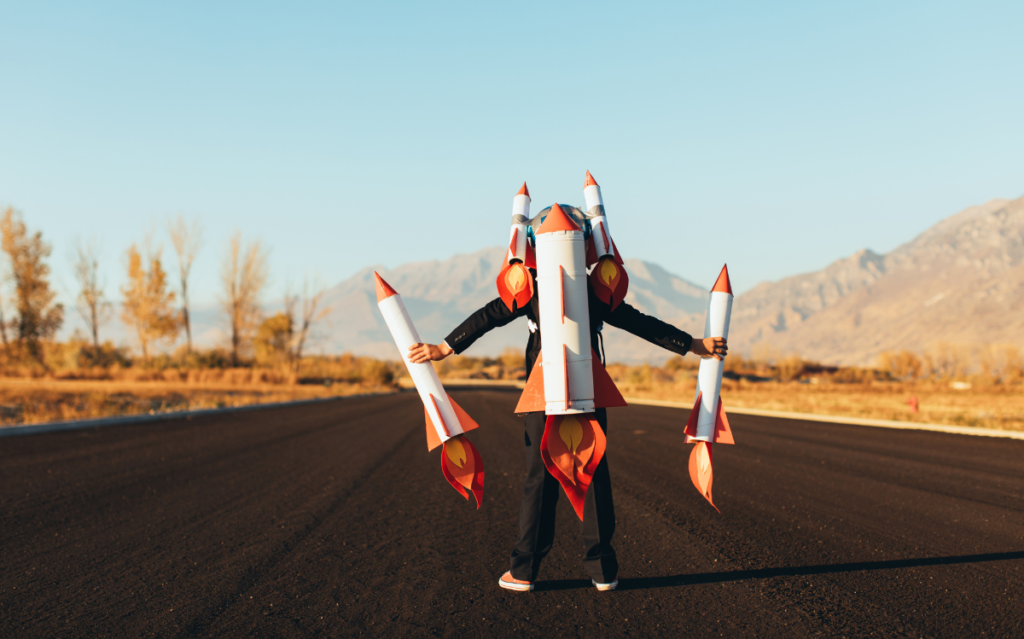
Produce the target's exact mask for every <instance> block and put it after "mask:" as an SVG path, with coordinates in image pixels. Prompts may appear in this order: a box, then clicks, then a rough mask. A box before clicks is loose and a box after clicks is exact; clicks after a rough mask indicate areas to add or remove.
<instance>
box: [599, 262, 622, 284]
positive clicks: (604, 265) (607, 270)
mask: <svg viewBox="0 0 1024 639" xmlns="http://www.w3.org/2000/svg"><path fill="white" fill-rule="evenodd" d="M600 268H601V279H602V280H604V283H605V286H611V285H612V281H613V280H615V276H616V275H618V274H619V267H617V266H616V265H615V260H610V259H608V260H601V266H600Z"/></svg>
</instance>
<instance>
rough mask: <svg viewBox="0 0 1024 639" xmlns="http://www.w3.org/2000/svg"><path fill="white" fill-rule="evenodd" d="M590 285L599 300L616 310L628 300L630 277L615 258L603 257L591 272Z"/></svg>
mask: <svg viewBox="0 0 1024 639" xmlns="http://www.w3.org/2000/svg"><path fill="white" fill-rule="evenodd" d="M590 284H591V287H592V288H593V289H594V294H595V295H597V298H598V299H599V300H601V301H602V302H604V303H605V304H608V305H609V306H611V307H612V310H615V308H616V307H618V305H619V304H621V303H622V300H624V299H625V298H626V291H627V290H629V277H628V276H627V275H626V269H624V268H622V264H621V263H619V262H618V260H616V259H615V258H614V257H613V256H611V255H606V256H604V257H602V258H601V259H600V260H599V261H598V263H597V266H595V267H594V270H593V271H591V272H590Z"/></svg>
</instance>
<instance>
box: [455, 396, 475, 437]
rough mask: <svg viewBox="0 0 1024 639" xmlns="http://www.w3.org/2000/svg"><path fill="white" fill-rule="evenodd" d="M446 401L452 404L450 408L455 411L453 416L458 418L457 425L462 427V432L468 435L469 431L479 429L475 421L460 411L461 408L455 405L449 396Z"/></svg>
mask: <svg viewBox="0 0 1024 639" xmlns="http://www.w3.org/2000/svg"><path fill="white" fill-rule="evenodd" d="M448 401H449V402H451V403H452V408H454V409H455V416H456V417H458V418H459V425H460V426H462V432H464V433H468V432H469V431H471V430H476V429H477V428H480V424H477V423H476V421H474V420H473V418H472V417H470V416H469V413H467V412H466V411H464V410H462V406H459V405H458V404H456V403H455V400H454V399H453V398H452V396H451V395H449V396H448Z"/></svg>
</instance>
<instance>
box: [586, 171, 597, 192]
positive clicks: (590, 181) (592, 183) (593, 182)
mask: <svg viewBox="0 0 1024 639" xmlns="http://www.w3.org/2000/svg"><path fill="white" fill-rule="evenodd" d="M588 186H597V180H595V179H594V176H593V175H591V174H590V171H587V179H586V181H584V182H583V188H587V187H588Z"/></svg>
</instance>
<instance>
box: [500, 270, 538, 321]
mask: <svg viewBox="0 0 1024 639" xmlns="http://www.w3.org/2000/svg"><path fill="white" fill-rule="evenodd" d="M497 285H498V295H500V296H501V301H503V302H505V306H507V307H508V310H510V311H513V312H515V310H516V308H523V307H525V306H526V305H527V304H529V303H530V300H531V299H533V277H531V276H530V272H529V271H528V270H526V266H525V265H524V264H523V263H522V262H513V263H511V264H506V265H505V266H504V268H502V269H501V272H500V273H498V281H497Z"/></svg>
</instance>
